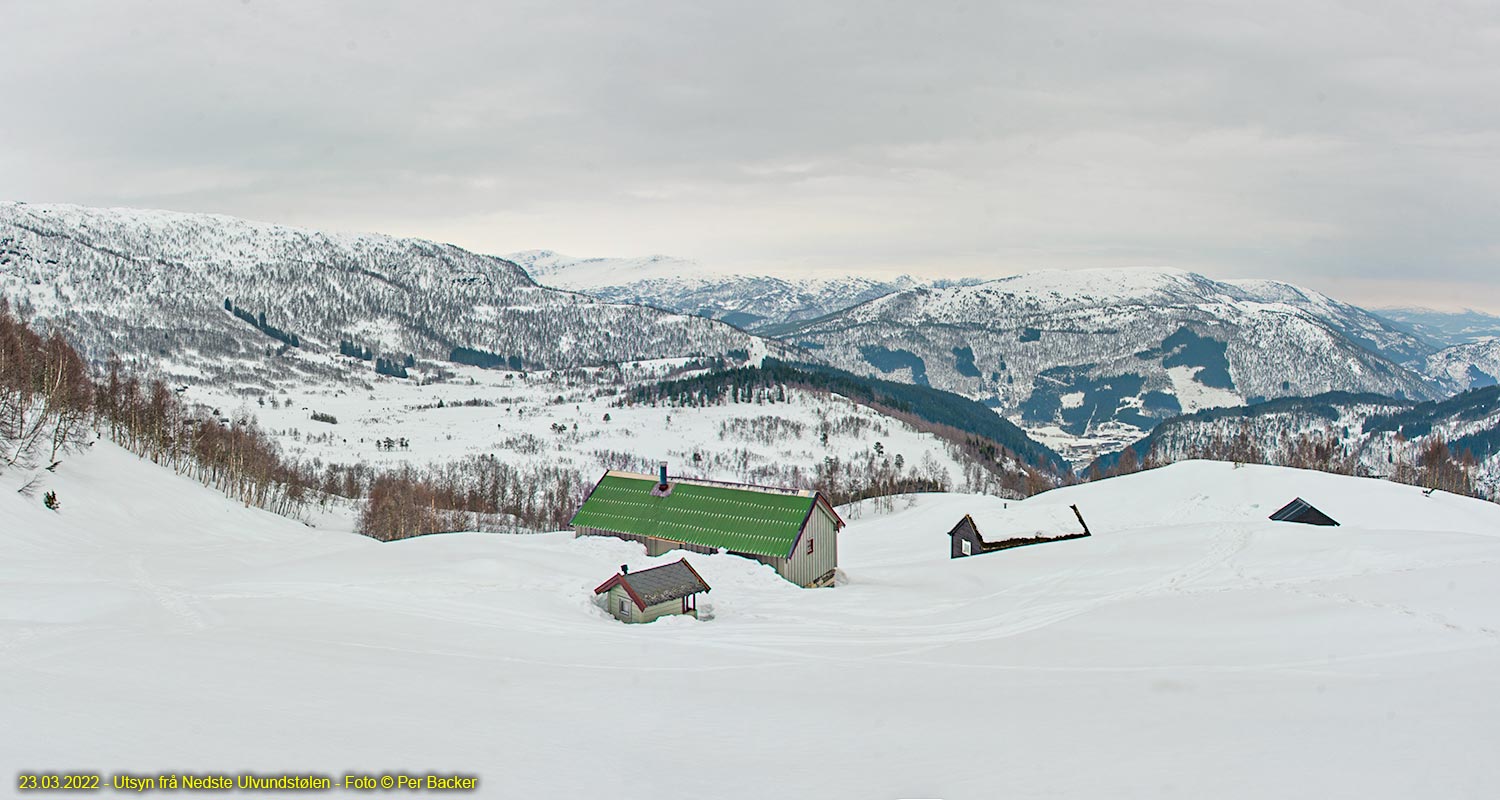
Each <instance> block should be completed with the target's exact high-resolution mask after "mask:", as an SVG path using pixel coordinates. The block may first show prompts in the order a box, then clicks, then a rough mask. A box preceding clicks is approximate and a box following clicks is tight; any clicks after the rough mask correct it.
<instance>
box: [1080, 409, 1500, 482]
mask: <svg viewBox="0 0 1500 800" xmlns="http://www.w3.org/2000/svg"><path fill="white" fill-rule="evenodd" d="M1438 441H1441V442H1442V443H1443V444H1444V446H1445V447H1446V451H1447V456H1446V458H1448V459H1450V460H1451V462H1452V464H1451V465H1450V464H1436V463H1429V462H1431V461H1433V457H1432V454H1430V453H1428V451H1429V449H1430V448H1431V447H1432V446H1433V445H1434V444H1435V443H1436V442H1438ZM1131 449H1132V450H1134V451H1135V458H1136V460H1137V461H1138V462H1141V463H1148V464H1149V463H1170V462H1177V461H1183V460H1186V459H1192V458H1218V459H1225V460H1230V459H1233V460H1240V461H1249V462H1259V463H1269V464H1280V465H1288V466H1300V467H1316V468H1319V469H1331V470H1333V471H1337V472H1344V473H1348V474H1356V475H1373V476H1382V477H1385V476H1393V475H1395V476H1397V477H1400V478H1401V479H1402V480H1403V482H1412V483H1420V484H1422V485H1432V484H1433V483H1434V482H1436V483H1442V481H1443V479H1445V478H1451V477H1454V474H1453V473H1451V470H1450V472H1449V473H1448V474H1444V473H1443V472H1442V470H1441V469H1440V468H1443V467H1448V466H1452V465H1463V462H1464V461H1465V460H1466V459H1469V458H1472V459H1473V463H1472V464H1468V465H1467V466H1465V469H1467V470H1468V472H1469V474H1470V477H1471V478H1472V483H1473V485H1472V487H1471V490H1472V491H1474V492H1476V493H1478V494H1480V495H1482V496H1485V497H1490V498H1495V499H1500V386H1495V385H1493V384H1492V385H1490V386H1487V387H1485V388H1482V389H1476V390H1472V391H1467V392H1463V393H1460V394H1457V395H1454V396H1453V397H1449V398H1445V399H1443V400H1437V401H1428V402H1424V403H1412V402H1407V401H1401V400H1396V399H1394V398H1390V397H1382V396H1380V395H1373V394H1349V393H1345V392H1332V393H1328V394H1323V395H1318V396H1315V397H1292V398H1283V399H1280V400H1273V401H1270V402H1266V403H1259V404H1256V405H1251V406H1243V407H1237V408H1223V409H1210V410H1204V411H1199V412H1197V413H1194V414H1188V415H1184V416H1181V417H1176V418H1173V419H1170V420H1167V421H1165V422H1163V423H1161V424H1160V425H1158V426H1156V428H1155V429H1154V430H1152V431H1151V433H1150V434H1149V435H1148V436H1146V437H1144V438H1143V439H1141V440H1140V441H1138V442H1136V443H1134V444H1133V445H1132V446H1131ZM1119 455H1120V454H1109V455H1107V456H1105V457H1103V458H1101V459H1100V460H1099V462H1097V465H1096V466H1097V468H1098V469H1100V470H1108V469H1110V468H1112V467H1113V466H1114V465H1115V464H1117V463H1118V460H1119ZM1423 469H1427V470H1428V472H1429V474H1427V475H1426V476H1425V478H1426V479H1424V475H1422V474H1419V471H1420V470H1423Z"/></svg>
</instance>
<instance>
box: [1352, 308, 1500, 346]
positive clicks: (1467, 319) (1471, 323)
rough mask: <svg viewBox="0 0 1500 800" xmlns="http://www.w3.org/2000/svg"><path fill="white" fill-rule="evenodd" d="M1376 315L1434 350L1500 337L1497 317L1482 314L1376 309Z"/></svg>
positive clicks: (1430, 310)
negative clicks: (1433, 346)
mask: <svg viewBox="0 0 1500 800" xmlns="http://www.w3.org/2000/svg"><path fill="white" fill-rule="evenodd" d="M1374 311H1375V313H1376V314H1379V315H1380V316H1382V317H1384V318H1386V319H1388V320H1390V321H1391V322H1394V323H1396V325H1397V326H1398V327H1401V328H1403V329H1405V330H1408V331H1411V332H1412V333H1415V334H1417V335H1418V336H1422V337H1424V338H1426V339H1428V340H1429V341H1431V342H1432V343H1433V344H1434V345H1435V346H1436V347H1451V346H1453V345H1460V344H1472V343H1474V342H1477V341H1480V340H1482V339H1487V338H1493V337H1500V317H1497V316H1495V315H1493V314H1486V313H1484V312H1483V311H1474V310H1472V309H1470V310H1468V311H1457V312H1454V311H1433V310H1432V309H1428V308H1377V309H1374Z"/></svg>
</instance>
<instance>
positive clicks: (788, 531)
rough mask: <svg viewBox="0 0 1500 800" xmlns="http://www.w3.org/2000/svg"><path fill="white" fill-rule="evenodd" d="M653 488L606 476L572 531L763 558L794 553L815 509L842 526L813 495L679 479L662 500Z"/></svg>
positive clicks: (649, 481) (634, 479) (642, 480)
mask: <svg viewBox="0 0 1500 800" xmlns="http://www.w3.org/2000/svg"><path fill="white" fill-rule="evenodd" d="M656 485H657V479H656V478H654V477H652V476H649V475H637V474H634V473H629V472H617V471H614V470H611V471H609V472H606V473H605V474H604V477H602V478H600V479H599V483H598V484H597V485H596V486H594V490H593V491H592V492H590V493H589V496H588V498H587V499H586V500H584V501H583V505H581V506H579V507H578V512H577V513H575V514H574V515H573V519H572V521H571V524H572V526H573V527H574V528H596V529H599V530H605V531H614V532H617V533H629V534H634V535H636V536H651V537H655V538H658V539H668V540H670V541H674V542H687V543H689V544H696V545H701V546H703V547H714V548H718V547H722V548H724V549H725V550H729V551H731V552H735V553H750V554H753V555H761V556H786V555H787V554H789V553H791V552H792V548H793V547H795V546H796V544H797V537H798V535H799V534H800V533H801V532H802V528H803V526H804V525H805V524H806V522H807V518H808V516H809V515H810V514H812V512H813V508H814V507H815V506H817V505H818V504H820V503H821V504H822V505H823V506H824V508H825V509H826V510H827V512H828V514H829V516H830V517H832V518H833V520H834V522H835V525H838V526H842V525H843V524H844V522H843V520H842V519H839V516H838V514H837V513H835V512H834V510H833V507H832V506H830V505H828V501H827V500H826V499H825V498H823V496H822V495H819V494H818V493H816V492H813V491H808V490H799V489H772V488H769V487H751V486H729V485H722V484H713V483H709V482H707V481H687V480H682V479H676V480H673V481H670V482H669V486H670V487H671V491H670V492H666V493H662V492H656V491H653V490H654V489H656Z"/></svg>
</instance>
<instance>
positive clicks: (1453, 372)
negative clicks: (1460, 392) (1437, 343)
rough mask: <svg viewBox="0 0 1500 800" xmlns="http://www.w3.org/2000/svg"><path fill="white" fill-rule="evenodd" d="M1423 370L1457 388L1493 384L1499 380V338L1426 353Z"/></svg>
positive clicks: (1473, 387) (1471, 387)
mask: <svg viewBox="0 0 1500 800" xmlns="http://www.w3.org/2000/svg"><path fill="white" fill-rule="evenodd" d="M1427 374H1428V375H1431V376H1432V377H1434V378H1437V379H1440V380H1446V381H1449V382H1451V383H1452V384H1453V385H1455V386H1457V387H1458V388H1460V389H1478V388H1481V387H1484V386H1494V385H1495V383H1496V381H1497V380H1500V338H1485V339H1480V340H1479V341H1476V342H1470V343H1468V344H1456V345H1453V346H1452V347H1445V348H1443V349H1442V350H1439V351H1437V352H1436V353H1433V354H1432V355H1430V356H1428V357H1427Z"/></svg>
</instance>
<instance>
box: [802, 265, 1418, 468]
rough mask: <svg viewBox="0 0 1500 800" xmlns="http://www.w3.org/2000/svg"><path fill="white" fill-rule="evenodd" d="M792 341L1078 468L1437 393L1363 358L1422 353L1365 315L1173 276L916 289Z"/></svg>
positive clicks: (1156, 272)
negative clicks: (936, 397) (1021, 429)
mask: <svg viewBox="0 0 1500 800" xmlns="http://www.w3.org/2000/svg"><path fill="white" fill-rule="evenodd" d="M1351 336H1357V337H1358V339H1359V341H1355V340H1354V339H1351V338H1350V337H1351ZM786 338H787V339H788V340H789V341H793V342H796V343H798V344H800V345H803V346H806V347H809V348H813V349H814V351H815V352H816V353H817V354H818V355H819V356H820V357H822V358H825V359H827V360H829V361H830V362H832V363H834V364H835V365H837V366H840V367H843V368H845V369H849V370H852V371H855V372H860V373H863V374H880V375H884V376H887V377H892V376H894V377H897V378H900V379H903V380H911V381H914V382H930V383H931V384H932V385H934V386H938V387H941V388H944V389H949V390H951V391H956V392H960V393H963V394H966V395H968V396H970V397H974V398H987V399H989V400H990V401H991V402H992V403H993V404H994V405H995V406H996V407H997V408H998V409H999V410H1000V411H1001V412H1002V413H1004V414H1006V415H1007V416H1010V417H1011V418H1012V419H1013V420H1015V421H1017V422H1020V423H1022V424H1024V425H1025V426H1027V427H1028V430H1029V431H1030V432H1032V433H1033V435H1036V436H1039V437H1050V438H1047V442H1048V444H1051V445H1053V446H1054V447H1055V448H1060V451H1061V452H1063V454H1064V455H1065V456H1068V457H1070V458H1073V459H1075V460H1078V459H1083V460H1086V457H1087V456H1089V455H1091V454H1093V453H1096V452H1099V451H1102V450H1105V449H1109V448H1110V445H1111V444H1113V445H1118V444H1121V443H1123V442H1124V441H1129V440H1132V439H1134V438H1135V437H1136V436H1138V435H1139V433H1140V431H1143V430H1146V429H1149V428H1150V427H1151V426H1152V425H1154V424H1155V423H1156V422H1157V421H1160V420H1162V419H1165V418H1167V417H1170V416H1172V415H1174V414H1177V413H1180V412H1184V411H1194V410H1196V409H1200V408H1210V407H1215V406H1233V405H1239V404H1241V403H1244V402H1246V401H1247V400H1250V399H1256V398H1270V397H1283V396H1298V395H1311V394H1317V393H1320V392H1325V391H1334V390H1347V391H1372V392H1380V393H1383V394H1389V395H1405V396H1408V397H1414V398H1424V399H1425V398H1428V397H1431V396H1433V395H1434V391H1435V390H1434V388H1433V387H1431V386H1429V384H1428V383H1427V382H1426V380H1425V379H1424V378H1423V377H1422V376H1420V375H1418V374H1416V373H1415V372H1413V371H1411V370H1409V369H1407V368H1405V367H1402V366H1399V365H1397V364H1396V363H1393V362H1392V361H1391V360H1390V359H1388V358H1386V357H1383V356H1381V355H1380V354H1379V353H1377V352H1375V351H1374V350H1372V349H1370V348H1372V347H1374V348H1378V349H1380V350H1382V351H1384V352H1389V353H1392V354H1396V355H1399V356H1400V357H1402V358H1405V357H1408V356H1410V355H1412V354H1414V353H1418V352H1422V351H1423V348H1424V345H1423V344H1422V343H1421V342H1420V341H1418V340H1417V339H1415V338H1414V337H1411V336H1408V335H1406V334H1402V333H1400V332H1398V331H1395V330H1394V329H1391V328H1390V327H1389V326H1383V324H1382V323H1380V321H1379V320H1377V319H1375V318H1374V317H1372V316H1371V315H1369V314H1365V313H1364V312H1361V311H1360V310H1359V309H1356V308H1354V307H1352V306H1347V305H1345V304H1342V303H1338V302H1336V301H1333V300H1331V299H1329V298H1326V297H1323V296H1321V295H1318V294H1316V293H1313V292H1309V291H1306V290H1302V289H1298V288H1296V287H1292V286H1288V285H1286V284H1277V283H1271V282H1264V281H1257V282H1243V283H1224V282H1219V281H1214V280H1210V279H1208V278H1205V277H1203V276H1201V275H1197V274H1194V273H1190V272H1184V271H1181V270H1170V269H1149V270H1148V269H1094V270H1078V271H1071V272H1064V271H1049V272H1036V273H1027V274H1024V275H1018V276H1015V277H1011V278H1004V279H1001V280H995V281H989V282H986V283H981V284H978V285H973V286H958V287H950V288H946V289H930V288H919V289H912V290H908V291H903V292H899V293H896V294H892V295H888V296H886V297H882V298H879V299H877V300H873V301H871V302H868V303H865V304H863V305H859V306H856V307H854V308H850V309H848V310H846V311H843V312H841V313H838V314H835V315H833V316H831V317H828V318H825V319H822V320H817V321H814V322H811V323H809V324H807V325H805V326H803V327H802V328H800V329H798V330H796V331H794V332H791V333H788V334H786Z"/></svg>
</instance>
